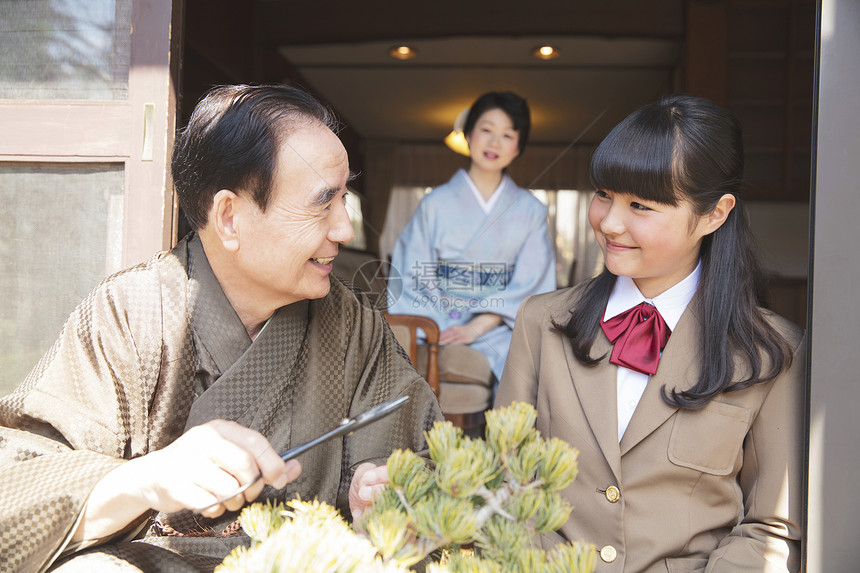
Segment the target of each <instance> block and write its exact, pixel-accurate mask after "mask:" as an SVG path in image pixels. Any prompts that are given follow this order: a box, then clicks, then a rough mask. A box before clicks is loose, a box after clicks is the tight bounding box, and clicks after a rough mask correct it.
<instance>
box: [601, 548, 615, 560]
mask: <svg viewBox="0 0 860 573" xmlns="http://www.w3.org/2000/svg"><path fill="white" fill-rule="evenodd" d="M616 557H618V552H617V551H616V550H615V548H614V547H612V546H611V545H606V546H605V547H604V548H603V549H601V550H600V558H601V559H603V560H604V561H605V562H606V563H612V562H613V561H615V558H616Z"/></svg>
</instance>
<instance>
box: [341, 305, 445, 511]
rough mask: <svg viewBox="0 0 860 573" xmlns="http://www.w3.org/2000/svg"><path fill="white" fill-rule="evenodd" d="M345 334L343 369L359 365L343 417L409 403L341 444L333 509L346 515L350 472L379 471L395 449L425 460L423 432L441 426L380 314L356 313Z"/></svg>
mask: <svg viewBox="0 0 860 573" xmlns="http://www.w3.org/2000/svg"><path fill="white" fill-rule="evenodd" d="M357 320H358V324H355V325H353V326H352V328H351V329H350V332H351V339H352V340H353V344H352V345H351V348H350V351H349V352H348V355H347V368H348V369H349V368H351V366H352V365H359V367H360V375H359V378H360V380H359V382H358V385H357V387H356V388H355V391H354V394H353V397H352V402H351V404H350V406H349V415H350V416H356V415H358V414H361V413H362V412H365V411H367V410H368V409H370V408H373V407H374V406H378V405H379V404H382V403H384V402H387V401H390V400H394V399H396V398H400V397H402V396H409V401H408V402H407V403H406V404H405V405H404V406H402V407H400V408H399V409H397V410H395V411H394V412H393V413H391V414H389V415H388V416H386V417H384V418H382V419H380V420H378V421H376V422H374V423H372V424H370V425H368V426H365V427H364V428H361V429H360V430H358V431H356V432H355V433H354V434H351V435H350V436H348V437H346V438H345V439H344V446H343V452H344V453H343V455H344V463H343V466H342V467H343V470H342V471H343V475H342V477H341V487H340V490H339V492H338V502H337V506H338V508H339V509H340V510H341V511H342V512H343V514H344V515H349V513H348V507H349V504H348V499H347V494H348V490H349V484H350V482H351V480H352V474H353V473H354V471H355V468H356V467H358V466H359V465H360V464H362V463H365V462H370V463H373V464H376V465H385V463H386V462H387V460H388V457H389V456H390V455H391V453H392V452H393V451H394V450H396V449H410V450H412V451H414V452H416V453H418V454H421V455H426V452H427V444H426V440H425V437H424V432H425V431H427V430H429V429H431V428H432V427H433V424H434V423H435V422H437V421H441V420H442V419H443V418H442V411H441V408H440V407H439V402H438V400H437V399H436V395H435V394H434V393H433V390H432V389H431V388H430V385H429V384H428V383H427V381H426V380H424V378H423V377H421V375H420V374H419V373H418V372H417V371H416V370H415V368H414V367H413V365H412V362H411V361H410V359H409V357H408V356H407V355H406V353H405V352H404V351H403V349H402V348H401V347H400V345H399V344H398V342H397V339H396V338H395V337H394V333H393V332H392V331H391V329H390V328H389V327H388V323H387V322H386V321H385V319H384V317H383V316H382V314H381V313H379V312H377V311H374V310H369V309H362V310H361V311H360V313H359V316H358V319H357Z"/></svg>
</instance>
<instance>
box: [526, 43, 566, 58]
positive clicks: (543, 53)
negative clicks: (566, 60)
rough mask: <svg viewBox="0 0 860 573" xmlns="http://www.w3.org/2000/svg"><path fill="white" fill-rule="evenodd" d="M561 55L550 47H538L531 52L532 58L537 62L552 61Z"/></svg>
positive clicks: (556, 49)
mask: <svg viewBox="0 0 860 573" xmlns="http://www.w3.org/2000/svg"><path fill="white" fill-rule="evenodd" d="M560 55H561V52H559V51H558V48H554V47H552V46H538V47H537V48H535V49H534V50H533V51H532V56H534V57H536V58H537V59H539V60H552V59H555V58H557V57H559V56H560Z"/></svg>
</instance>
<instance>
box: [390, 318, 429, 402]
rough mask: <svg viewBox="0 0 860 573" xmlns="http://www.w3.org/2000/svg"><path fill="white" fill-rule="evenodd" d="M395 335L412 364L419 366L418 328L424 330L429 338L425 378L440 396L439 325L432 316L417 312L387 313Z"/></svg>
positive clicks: (425, 335)
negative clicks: (421, 314)
mask: <svg viewBox="0 0 860 573" xmlns="http://www.w3.org/2000/svg"><path fill="white" fill-rule="evenodd" d="M385 320H387V321H388V324H389V326H391V330H392V331H393V332H394V336H395V337H397V341H398V342H399V343H400V346H402V347H403V349H404V350H406V351H407V352H408V353H409V359H410V360H412V364H413V365H414V366H415V367H416V368H418V330H419V329H420V330H421V331H423V332H424V337H425V338H426V339H427V372H425V373H423V374H424V378H425V380H427V383H428V384H430V387H431V388H433V392H435V393H436V396H437V397H438V396H439V325H438V324H436V321H435V320H433V319H432V318H428V317H426V316H418V315H416V314H388V313H385Z"/></svg>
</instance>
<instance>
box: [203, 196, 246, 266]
mask: <svg viewBox="0 0 860 573" xmlns="http://www.w3.org/2000/svg"><path fill="white" fill-rule="evenodd" d="M240 202H241V198H240V197H239V196H238V195H236V194H235V193H233V192H232V191H230V190H229V189H221V190H220V191H218V192H217V193H215V197H213V198H212V207H210V209H209V223H210V224H211V225H212V229H213V230H214V231H215V234H216V235H217V236H218V240H219V241H221V244H222V245H223V247H224V249H225V250H227V251H232V252H235V251H237V250H238V249H239V217H238V216H237V215H238V212H239V208H240V205H239V204H240Z"/></svg>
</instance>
